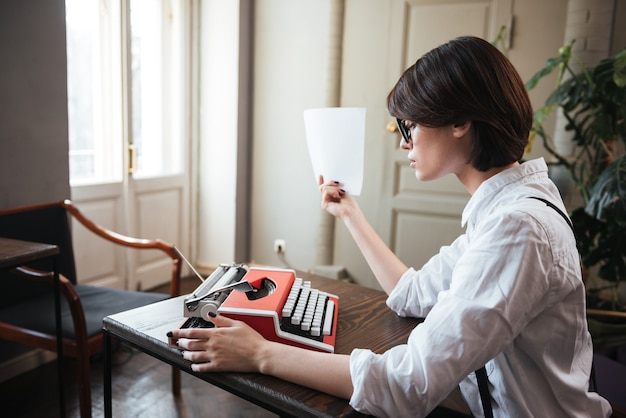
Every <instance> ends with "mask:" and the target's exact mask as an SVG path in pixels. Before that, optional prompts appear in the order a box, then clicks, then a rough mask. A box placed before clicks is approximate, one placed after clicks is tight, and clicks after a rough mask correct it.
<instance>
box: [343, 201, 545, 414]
mask: <svg viewBox="0 0 626 418" xmlns="http://www.w3.org/2000/svg"><path fill="white" fill-rule="evenodd" d="M474 232H475V236H476V238H475V239H473V240H472V239H468V242H471V245H468V246H467V248H465V251H464V252H463V253H462V254H460V256H459V257H458V259H457V260H456V263H449V262H446V260H453V257H452V258H448V257H450V256H451V255H453V254H454V253H448V254H445V252H446V251H448V250H442V253H444V254H443V255H442V254H441V253H440V256H441V257H437V258H435V259H434V260H431V261H429V263H428V264H427V265H425V267H424V269H427V272H426V274H424V275H423V277H426V278H427V283H428V284H427V285H425V284H423V283H420V281H421V280H422V274H421V272H415V273H412V272H410V271H409V272H407V273H406V274H405V275H404V277H403V278H402V280H401V282H400V283H399V286H398V287H397V289H395V290H394V291H393V292H392V294H391V295H390V298H389V306H391V307H392V308H393V309H394V310H396V312H399V313H411V314H421V313H424V312H428V315H427V316H426V319H425V320H424V322H423V323H421V324H420V325H418V326H417V327H416V328H415V329H414V330H413V331H412V332H411V334H410V336H409V338H408V341H407V344H404V345H399V346H397V347H394V348H393V349H391V350H389V351H387V352H385V353H384V354H374V353H372V352H371V351H368V350H355V351H354V352H353V353H352V355H351V358H350V372H351V376H352V381H353V385H354V392H353V396H352V398H351V400H350V402H351V405H352V406H353V407H354V408H355V409H357V410H360V411H363V412H367V413H370V414H373V415H376V416H408V415H412V416H415V415H420V416H421V415H426V414H427V413H428V412H430V411H431V410H432V409H434V408H435V407H436V406H437V405H438V404H439V403H440V402H441V401H442V400H443V399H444V398H445V397H446V396H447V395H448V393H450V391H451V390H452V389H453V388H454V387H455V386H456V385H458V384H459V382H460V381H461V380H463V378H464V377H466V376H467V375H468V374H469V373H471V372H473V371H474V370H476V369H477V368H479V367H481V366H482V365H484V364H485V363H486V362H487V361H489V360H490V359H492V358H493V357H495V356H496V355H497V354H498V353H500V352H501V351H503V350H505V349H506V347H507V346H509V345H510V344H512V342H513V340H514V338H515V337H516V335H517V334H518V333H519V332H520V330H521V329H523V327H524V325H525V324H527V323H528V322H529V321H530V320H531V319H532V317H533V315H534V314H535V313H536V312H540V311H541V310H542V307H541V305H545V304H546V303H547V300H548V294H549V292H548V288H549V285H548V276H549V269H550V265H551V263H552V257H551V254H550V249H549V248H546V247H547V246H548V245H547V244H546V242H545V233H544V232H543V231H542V229H541V226H540V225H539V223H538V222H536V221H535V220H534V219H533V218H532V217H530V216H524V215H519V214H517V215H515V216H513V215H511V214H510V213H509V214H504V215H499V216H493V217H492V218H491V219H488V220H486V221H485V222H484V223H483V225H482V226H481V227H480V230H475V231H474ZM470 238H471V237H470ZM463 239H464V240H465V238H463ZM548 247H549V246H548ZM455 248H460V247H459V246H458V245H457V246H456V247H455V245H453V246H452V249H451V250H455ZM431 263H432V264H431ZM452 266H453V267H452ZM448 269H451V275H450V278H449V279H448V278H443V281H442V283H443V284H441V285H439V286H437V285H435V284H433V283H436V282H435V276H436V274H439V273H441V274H444V273H446V272H447V271H448ZM438 290H439V291H438ZM437 291H438V293H437V295H436V296H435V298H436V303H434V304H433V303H432V299H433V297H434V293H435V292H437ZM402 294H404V296H402ZM407 294H408V295H407ZM420 298H425V301H426V304H427V305H430V306H421V305H422V303H423V302H424V301H423V300H422V299H420ZM411 304H417V305H418V306H420V307H419V308H417V309H413V308H411Z"/></svg>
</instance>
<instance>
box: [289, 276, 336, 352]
mask: <svg viewBox="0 0 626 418" xmlns="http://www.w3.org/2000/svg"><path fill="white" fill-rule="evenodd" d="M334 311H335V303H334V302H333V301H332V300H329V298H328V295H327V294H326V293H325V292H322V291H320V290H318V289H313V288H311V282H310V281H308V280H306V281H303V280H302V279H301V278H296V279H295V281H294V283H293V286H292V287H291V290H290V292H289V295H288V296H287V301H286V302H285V305H284V306H283V310H282V316H281V319H280V328H281V329H282V330H283V331H285V332H290V333H292V334H296V335H300V336H303V337H307V338H311V339H314V340H317V341H322V340H323V338H324V336H325V335H330V333H331V330H332V325H333V324H332V322H333V317H334Z"/></svg>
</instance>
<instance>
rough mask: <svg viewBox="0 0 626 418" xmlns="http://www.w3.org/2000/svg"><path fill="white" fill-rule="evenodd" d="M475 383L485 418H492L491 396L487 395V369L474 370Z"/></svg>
mask: <svg viewBox="0 0 626 418" xmlns="http://www.w3.org/2000/svg"><path fill="white" fill-rule="evenodd" d="M475 373H476V381H477V382H478V392H479V393H480V402H481V403H482V404H483V411H484V412H485V418H493V411H492V410H491V395H489V378H488V377H487V369H485V366H483V367H481V368H480V369H478V370H476V372H475Z"/></svg>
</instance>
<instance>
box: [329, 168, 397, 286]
mask: <svg viewBox="0 0 626 418" xmlns="http://www.w3.org/2000/svg"><path fill="white" fill-rule="evenodd" d="M319 188H320V193H321V194H322V208H323V209H324V210H326V211H327V212H328V213H330V214H331V215H334V216H336V217H337V218H339V219H342V220H343V222H344V223H345V225H346V227H347V228H348V231H350V234H351V235H352V238H353V239H354V241H355V242H356V244H357V245H358V247H359V249H360V250H361V253H362V254H363V256H364V257H365V260H366V261H367V263H368V265H369V266H370V269H371V270H372V272H373V273H374V275H375V276H376V279H377V280H378V282H379V283H380V285H381V286H382V288H383V289H384V290H385V292H387V294H389V293H391V291H392V290H393V288H394V287H395V286H396V284H397V283H398V280H400V277H401V276H402V274H403V273H404V272H405V271H406V270H407V269H408V267H407V266H406V265H405V264H404V263H403V262H402V261H401V260H400V259H399V258H398V257H397V256H396V255H395V254H394V253H393V252H392V251H391V250H390V249H389V247H387V244H385V242H384V241H383V240H382V239H381V238H380V236H379V235H378V234H377V233H376V231H375V230H374V228H372V226H371V225H370V224H369V222H368V221H367V219H365V216H364V215H363V212H362V211H361V209H360V208H359V206H358V204H357V203H356V201H355V200H354V199H353V198H352V196H350V195H349V194H348V193H346V192H345V191H343V190H342V189H341V186H340V184H339V183H337V182H329V183H324V178H323V177H322V176H320V178H319Z"/></svg>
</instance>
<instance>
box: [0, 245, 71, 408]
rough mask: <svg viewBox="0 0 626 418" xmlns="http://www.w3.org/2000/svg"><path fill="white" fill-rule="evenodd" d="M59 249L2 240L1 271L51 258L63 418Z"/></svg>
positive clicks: (50, 246)
mask: <svg viewBox="0 0 626 418" xmlns="http://www.w3.org/2000/svg"><path fill="white" fill-rule="evenodd" d="M57 254H59V247H58V246H56V245H52V244H41V243H37V242H29V241H21V240H16V239H9V238H0V269H2V270H4V269H12V268H15V267H20V266H23V265H24V264H27V263H29V262H31V261H37V260H43V259H46V258H50V259H51V261H52V270H53V272H54V315H55V319H56V328H57V329H56V333H57V374H58V379H59V409H60V414H61V416H62V417H64V416H65V393H64V392H65V391H64V387H65V384H64V379H63V339H62V338H63V329H62V326H61V288H60V283H59V273H58V271H57V267H56V255H57Z"/></svg>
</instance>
